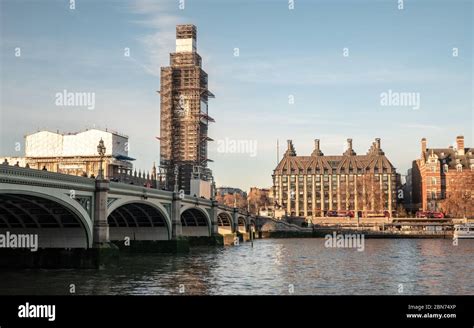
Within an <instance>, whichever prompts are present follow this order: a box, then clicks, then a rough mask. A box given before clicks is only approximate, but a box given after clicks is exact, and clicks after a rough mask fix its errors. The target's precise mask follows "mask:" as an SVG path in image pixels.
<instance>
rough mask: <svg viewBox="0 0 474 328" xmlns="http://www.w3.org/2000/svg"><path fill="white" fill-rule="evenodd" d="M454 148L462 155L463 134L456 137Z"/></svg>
mask: <svg viewBox="0 0 474 328" xmlns="http://www.w3.org/2000/svg"><path fill="white" fill-rule="evenodd" d="M456 148H457V154H458V155H460V156H464V136H457V137H456Z"/></svg>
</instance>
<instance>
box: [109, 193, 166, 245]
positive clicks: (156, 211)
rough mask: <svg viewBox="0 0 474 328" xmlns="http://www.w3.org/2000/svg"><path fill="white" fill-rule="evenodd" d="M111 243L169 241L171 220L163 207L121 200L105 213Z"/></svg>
mask: <svg viewBox="0 0 474 328" xmlns="http://www.w3.org/2000/svg"><path fill="white" fill-rule="evenodd" d="M107 213H108V214H107V222H108V224H109V235H110V240H111V241H121V240H124V239H125V237H128V238H130V239H131V240H169V239H171V220H170V218H169V215H168V213H167V212H166V210H165V209H164V207H163V205H161V204H159V203H156V202H150V201H145V200H138V199H136V200H121V201H115V202H113V203H112V204H111V206H110V207H109V208H108V211H107Z"/></svg>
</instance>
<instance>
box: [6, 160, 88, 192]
mask: <svg viewBox="0 0 474 328" xmlns="http://www.w3.org/2000/svg"><path fill="white" fill-rule="evenodd" d="M0 181H1V182H3V183H17V182H24V183H25V184H33V183H34V182H37V183H43V184H47V183H50V184H61V185H65V184H67V185H71V186H73V185H75V186H78V185H80V186H83V187H86V188H88V189H90V188H94V183H95V182H94V179H91V178H85V177H80V176H75V175H68V174H62V173H56V172H48V171H43V170H36V169H30V168H25V167H19V166H10V165H6V164H0Z"/></svg>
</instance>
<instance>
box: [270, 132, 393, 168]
mask: <svg viewBox="0 0 474 328" xmlns="http://www.w3.org/2000/svg"><path fill="white" fill-rule="evenodd" d="M316 147H317V148H316V149H315V150H314V151H313V152H312V154H311V156H297V155H296V152H295V149H294V147H293V144H292V143H291V141H289V142H288V150H287V151H286V152H285V154H284V156H283V158H282V159H281V161H280V163H278V165H277V167H276V168H275V173H276V174H285V173H296V172H298V173H303V174H308V173H336V174H340V173H345V174H349V173H366V172H372V173H395V167H394V166H393V165H392V163H391V162H390V161H389V160H388V158H387V157H386V156H385V153H384V152H383V151H382V149H381V148H380V140H379V139H377V144H376V143H374V144H372V147H371V148H370V149H369V151H368V153H367V154H366V155H356V154H355V152H354V151H353V150H352V146H351V145H350V146H349V149H348V150H347V151H345V152H344V154H343V155H330V156H325V155H323V154H322V152H321V151H320V149H319V142H318V143H317V146H316Z"/></svg>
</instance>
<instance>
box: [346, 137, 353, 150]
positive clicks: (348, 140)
mask: <svg viewBox="0 0 474 328" xmlns="http://www.w3.org/2000/svg"><path fill="white" fill-rule="evenodd" d="M347 150H352V139H347Z"/></svg>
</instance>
